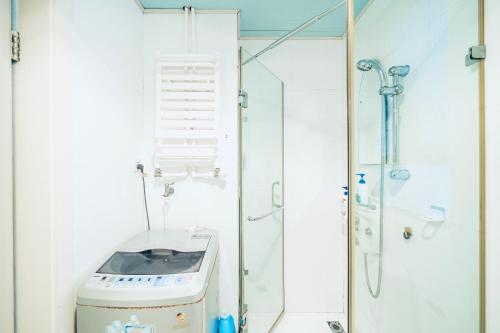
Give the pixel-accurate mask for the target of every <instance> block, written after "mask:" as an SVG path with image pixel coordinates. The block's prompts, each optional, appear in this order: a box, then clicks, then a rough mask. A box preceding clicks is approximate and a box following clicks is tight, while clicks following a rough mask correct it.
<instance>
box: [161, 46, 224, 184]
mask: <svg viewBox="0 0 500 333" xmlns="http://www.w3.org/2000/svg"><path fill="white" fill-rule="evenodd" d="M156 71H157V72H156V73H157V74H156V80H157V82H156V84H157V85H156V87H157V89H156V129H155V150H154V166H155V170H156V172H155V174H156V176H157V177H161V179H163V180H165V181H175V180H179V179H181V178H186V177H189V176H191V177H220V176H221V173H220V168H218V167H217V157H218V143H219V138H218V133H219V126H218V123H219V100H220V83H219V81H220V61H219V58H218V57H217V56H213V55H182V56H161V57H160V58H159V59H158V62H157V68H156Z"/></svg>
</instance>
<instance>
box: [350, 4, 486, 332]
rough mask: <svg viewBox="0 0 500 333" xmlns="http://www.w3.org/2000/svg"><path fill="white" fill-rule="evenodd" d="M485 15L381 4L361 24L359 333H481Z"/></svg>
mask: <svg viewBox="0 0 500 333" xmlns="http://www.w3.org/2000/svg"><path fill="white" fill-rule="evenodd" d="M356 2H358V3H359V1H356ZM479 9H480V1H479V0H468V1H447V0H415V1H398V0H384V1H379V0H376V1H373V2H372V3H370V5H369V6H367V7H366V9H365V10H364V11H363V15H362V16H360V17H359V18H358V19H357V20H356V25H355V45H356V46H355V59H353V60H354V61H355V64H356V68H355V76H354V83H355V94H356V99H355V103H354V104H355V105H356V110H355V113H354V117H355V123H357V125H358V126H357V127H351V128H352V129H353V133H354V134H355V138H356V139H355V142H356V143H357V146H355V147H352V148H354V149H355V153H354V154H352V156H353V157H355V158H357V161H354V162H355V163H353V167H354V170H353V171H355V172H354V173H357V174H363V176H361V175H360V177H359V178H358V179H357V180H356V186H353V187H352V192H353V199H354V200H353V201H354V203H355V204H354V205H353V207H354V213H355V219H353V222H354V225H353V231H354V232H353V236H354V237H355V239H354V241H353V242H352V244H353V247H352V248H351V250H352V251H351V253H352V256H353V260H354V267H352V268H353V271H354V276H353V278H354V280H353V281H352V283H353V292H354V299H353V302H352V303H351V305H352V306H353V308H352V309H354V311H353V315H354V328H352V327H351V329H352V330H353V331H355V332H357V333H400V332H405V333H421V332H426V333H440V332H471V333H479V332H481V322H482V321H483V320H482V319H481V308H482V305H481V302H482V299H481V285H482V282H481V267H482V266H481V251H480V249H481V241H480V240H481V229H482V221H481V215H482V212H481V190H482V189H481V163H482V162H481V142H480V137H481V135H483V134H482V133H481V121H482V120H481V110H480V104H481V103H480V99H481V93H480V86H481V75H480V74H481V65H480V61H479V60H477V59H476V60H474V59H470V58H469V57H467V58H466V54H468V52H469V48H470V47H472V46H476V45H478V44H481V40H480V38H478V36H480V26H481V22H480V19H479V18H480V17H481V16H480V15H479V14H480V12H479ZM389 32H390V33H389ZM480 49H481V48H480V47H477V48H475V50H476V51H477V53H475V54H474V55H475V56H476V58H479V57H480V53H481V52H479V51H480ZM382 85H383V87H382ZM381 95H382V96H383V97H381ZM361 178H364V180H363V181H361ZM354 195H355V196H354ZM483 305H484V304H483ZM483 324H484V322H483Z"/></svg>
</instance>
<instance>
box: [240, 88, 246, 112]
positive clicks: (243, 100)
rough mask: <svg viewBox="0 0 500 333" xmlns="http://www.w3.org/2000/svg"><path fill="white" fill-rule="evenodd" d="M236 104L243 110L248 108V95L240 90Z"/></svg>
mask: <svg viewBox="0 0 500 333" xmlns="http://www.w3.org/2000/svg"><path fill="white" fill-rule="evenodd" d="M238 103H239V105H240V106H241V107H242V108H244V109H246V108H248V94H247V92H246V91H244V90H240V94H239V98H238Z"/></svg>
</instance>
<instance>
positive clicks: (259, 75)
mask: <svg viewBox="0 0 500 333" xmlns="http://www.w3.org/2000/svg"><path fill="white" fill-rule="evenodd" d="M249 57H250V54H249V53H247V52H246V51H245V50H243V49H242V50H241V53H240V60H241V62H242V63H243V65H241V67H240V68H241V88H242V95H243V97H242V101H241V104H242V107H241V114H240V121H241V147H240V148H241V217H240V229H241V231H240V232H241V238H240V242H241V244H240V246H241V258H240V260H241V273H240V274H241V288H240V292H241V298H240V300H241V309H240V310H241V311H240V313H242V314H243V317H244V318H246V328H247V331H248V332H249V333H267V332H269V331H270V330H271V329H272V328H273V326H274V325H275V323H276V322H277V321H278V319H279V318H280V316H281V314H282V313H283V311H284V290H283V288H284V283H283V277H284V272H283V231H284V229H283V209H284V202H283V82H282V81H281V80H280V79H279V78H277V77H276V76H275V75H274V74H273V73H271V72H270V71H269V70H268V69H267V68H266V67H264V66H263V65H262V64H261V63H260V62H259V61H258V60H253V61H250V62H248V63H246V64H244V62H245V59H248V58H249ZM243 326H245V325H244V324H243Z"/></svg>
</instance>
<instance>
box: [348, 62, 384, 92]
mask: <svg viewBox="0 0 500 333" xmlns="http://www.w3.org/2000/svg"><path fill="white" fill-rule="evenodd" d="M356 67H357V68H358V69H359V70H360V71H363V72H368V71H370V70H372V69H374V70H375V71H376V72H377V74H378V77H379V79H380V87H384V86H386V85H387V74H386V73H385V71H384V70H383V69H382V65H380V63H379V62H378V61H377V60H375V59H361V60H360V61H358V62H357V63H356Z"/></svg>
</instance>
